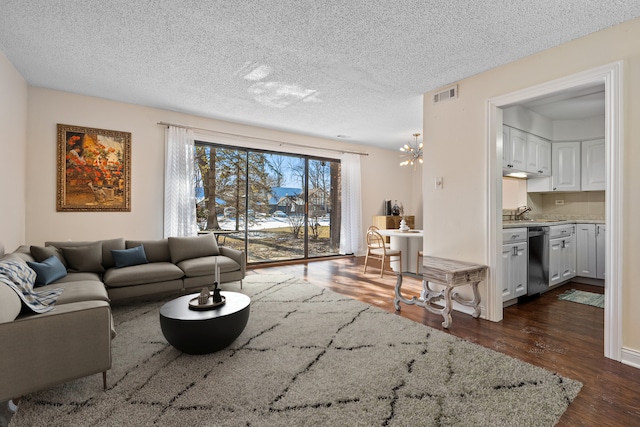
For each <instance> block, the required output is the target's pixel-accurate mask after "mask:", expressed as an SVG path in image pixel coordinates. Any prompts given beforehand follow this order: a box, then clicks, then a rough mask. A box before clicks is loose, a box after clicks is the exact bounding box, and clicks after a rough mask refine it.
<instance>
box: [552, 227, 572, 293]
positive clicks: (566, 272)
mask: <svg viewBox="0 0 640 427" xmlns="http://www.w3.org/2000/svg"><path fill="white" fill-rule="evenodd" d="M574 227H575V226H573V225H570V226H565V225H559V226H553V227H549V234H550V235H549V286H554V285H557V284H559V283H562V282H564V281H566V280H569V279H572V278H574V277H575V276H576V247H575V246H576V245H575V234H574Z"/></svg>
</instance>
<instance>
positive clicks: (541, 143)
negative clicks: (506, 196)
mask: <svg viewBox="0 0 640 427" xmlns="http://www.w3.org/2000/svg"><path fill="white" fill-rule="evenodd" d="M526 171H527V172H530V173H534V174H537V175H538V176H549V175H551V142H549V141H547V140H545V139H542V138H540V137H539V136H536V135H532V134H527V169H526Z"/></svg>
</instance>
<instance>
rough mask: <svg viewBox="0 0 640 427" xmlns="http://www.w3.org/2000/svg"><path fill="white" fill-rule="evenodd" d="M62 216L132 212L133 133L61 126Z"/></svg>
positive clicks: (59, 201) (59, 191)
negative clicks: (75, 213) (69, 213)
mask: <svg viewBox="0 0 640 427" xmlns="http://www.w3.org/2000/svg"><path fill="white" fill-rule="evenodd" d="M56 210H57V211H58V212H90V211H95V212H109V211H112V212H131V133H129V132H119V131H114V130H105V129H94V128H87V127H81V126H71V125H62V124H58V185H57V206H56Z"/></svg>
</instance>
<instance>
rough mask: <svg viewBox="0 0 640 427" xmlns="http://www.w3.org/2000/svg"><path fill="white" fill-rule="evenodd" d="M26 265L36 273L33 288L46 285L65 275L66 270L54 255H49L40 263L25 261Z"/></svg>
mask: <svg viewBox="0 0 640 427" xmlns="http://www.w3.org/2000/svg"><path fill="white" fill-rule="evenodd" d="M27 265H28V266H29V268H31V269H32V270H33V271H35V272H36V283H35V285H34V286H44V285H48V284H49V283H53V282H55V281H56V280H58V279H62V278H63V277H64V276H66V275H67V269H66V268H65V266H64V265H63V264H62V262H61V261H60V260H59V259H58V258H57V257H56V256H55V255H51V256H50V257H49V258H47V259H45V260H44V261H42V262H31V261H27Z"/></svg>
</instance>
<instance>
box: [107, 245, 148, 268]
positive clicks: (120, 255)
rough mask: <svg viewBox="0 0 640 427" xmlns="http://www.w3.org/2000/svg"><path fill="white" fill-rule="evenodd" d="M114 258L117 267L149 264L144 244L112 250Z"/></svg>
mask: <svg viewBox="0 0 640 427" xmlns="http://www.w3.org/2000/svg"><path fill="white" fill-rule="evenodd" d="M111 255H113V260H114V262H115V264H116V265H115V266H116V268H122V267H130V266H132V265H138V264H147V263H148V262H149V260H147V255H146V254H145V252H144V245H140V246H136V247H135V248H131V249H121V250H112V251H111Z"/></svg>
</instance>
